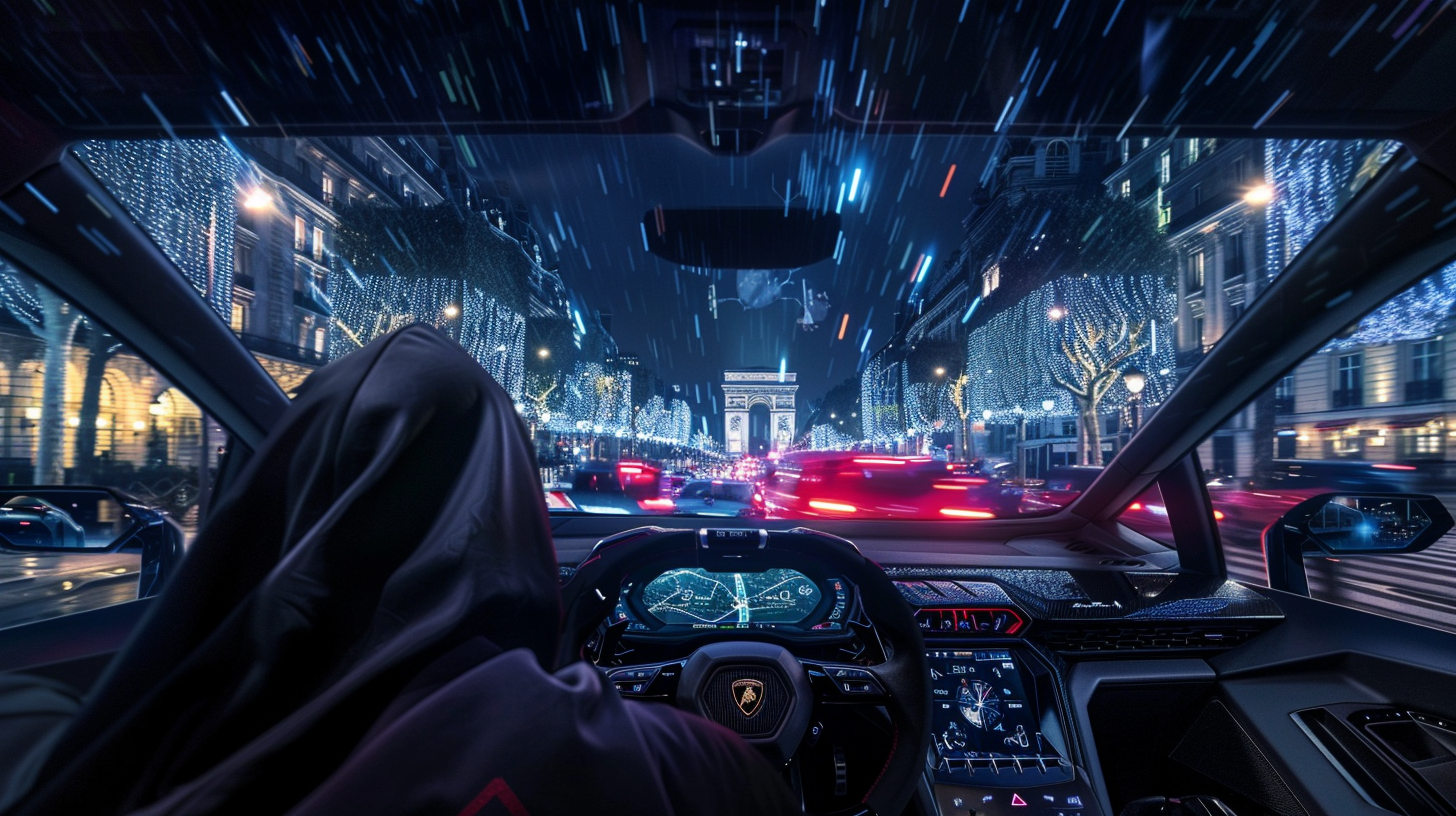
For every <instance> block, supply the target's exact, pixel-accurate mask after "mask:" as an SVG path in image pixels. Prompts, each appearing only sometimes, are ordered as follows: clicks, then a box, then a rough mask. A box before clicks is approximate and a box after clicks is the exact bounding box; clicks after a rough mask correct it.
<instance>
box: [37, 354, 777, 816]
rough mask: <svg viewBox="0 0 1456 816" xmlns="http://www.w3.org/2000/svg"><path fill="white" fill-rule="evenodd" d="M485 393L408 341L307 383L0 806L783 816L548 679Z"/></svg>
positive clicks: (537, 507)
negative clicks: (15, 799) (35, 772)
mask: <svg viewBox="0 0 1456 816" xmlns="http://www.w3.org/2000/svg"><path fill="white" fill-rule="evenodd" d="M559 617H560V599H559V591H558V585H557V565H556V560H555V551H554V549H553V547H552V543H551V536H550V527H549V523H548V518H547V512H546V508H545V504H544V501H543V495H542V491H541V487H540V482H539V479H538V476H537V473H536V470H535V458H534V456H533V455H532V452H531V448H530V444H529V441H528V438H527V434H526V431H525V428H524V426H523V424H522V423H521V421H520V419H519V417H518V416H517V414H516V412H515V409H514V405H513V403H512V400H511V399H510V397H509V396H508V395H507V394H506V393H505V392H504V391H503V390H502V389H501V388H500V387H499V386H498V385H497V384H496V383H495V381H494V380H492V379H491V378H490V377H489V375H488V374H486V372H485V371H484V370H483V369H482V368H481V367H480V366H479V365H477V364H476V363H475V361H474V360H472V359H471V358H470V357H469V356H468V355H466V354H465V352H464V351H463V350H462V349H460V347H459V346H458V345H456V344H455V343H453V342H451V341H449V340H447V339H446V338H444V337H442V336H441V335H440V334H439V333H438V332H436V331H435V330H433V329H430V328H428V327H424V326H414V327H409V328H406V329H403V330H401V331H399V332H396V333H394V334H392V335H389V336H387V337H385V338H383V339H381V340H379V341H376V342H374V343H372V344H370V345H369V346H368V347H366V348H364V349H362V350H360V351H356V352H354V353H353V354H351V355H349V356H347V357H345V358H343V359H341V360H339V361H337V362H334V363H332V364H330V365H329V366H326V367H325V368H323V369H321V370H319V371H318V372H317V373H315V374H314V375H313V376H312V377H310V378H309V380H308V381H307V383H306V384H305V386H304V388H303V389H302V390H301V393H300V395H299V397H298V398H297V400H295V402H294V404H293V405H292V406H290V408H289V410H288V411H287V412H286V414H285V417H284V419H283V421H282V422H281V423H280V426H279V427H278V428H277V429H276V430H275V431H274V432H273V433H272V434H271V435H270V436H269V439H268V441H267V443H266V444H265V445H264V446H263V447H262V449H261V450H260V451H258V452H257V454H256V456H255V457H254V458H253V460H252V461H251V462H250V463H249V464H248V466H247V467H246V468H245V469H244V471H243V472H242V473H241V474H240V476H239V478H238V480H237V482H236V483H235V484H234V485H233V486H232V487H231V488H230V489H228V490H227V491H226V493H225V495H224V496H221V497H219V499H218V500H217V501H216V503H215V505H214V510H213V512H212V514H211V516H210V517H209V519H208V521H207V523H206V525H205V527H204V528H203V530H202V531H201V532H200V534H199V535H198V537H197V540H196V542H195V543H194V544H193V546H192V548H191V551H190V552H189V554H188V556H187V558H186V559H184V560H183V563H182V564H181V567H180V568H179V570H178V571H177V572H176V573H175V574H174V576H173V578H172V579H171V581H170V582H169V586H168V587H167V589H166V591H165V592H164V593H163V594H162V596H161V597H160V598H159V599H157V601H156V602H155V606H154V608H153V609H152V610H151V611H150V612H149V613H148V615H147V617H146V619H145V620H144V621H143V623H142V624H141V625H140V627H139V629H138V631H137V633H136V634H135V635H134V636H133V639H132V641H131V642H130V643H129V645H128V646H127V647H126V649H125V650H124V651H123V652H122V654H121V655H120V656H119V657H118V658H117V660H116V661H115V662H114V663H113V665H112V666H111V667H110V668H109V669H108V672H107V674H106V675H105V676H104V677H103V678H102V680H101V681H100V683H99V684H98V688H97V689H96V691H95V692H94V693H93V694H92V695H91V696H90V697H89V699H88V700H87V702H86V704H85V706H84V707H83V708H82V710H81V712H80V713H79V714H78V715H77V717H76V718H75V719H74V720H73V721H72V722H71V724H70V726H69V727H68V728H67V730H66V731H65V732H64V733H63V734H61V736H60V738H59V740H58V741H57V743H56V745H55V747H54V749H53V750H52V751H51V753H50V756H49V760H48V761H47V763H46V764H45V766H44V767H43V769H42V771H41V773H40V775H39V780H40V782H39V784H38V786H37V787H36V788H35V789H34V790H33V791H32V792H31V795H30V796H28V797H27V798H26V799H25V800H23V801H22V802H21V803H20V806H19V808H18V809H17V811H16V812H17V813H20V814H26V815H27V816H29V815H30V814H52V813H86V814H92V815H93V816H105V815H106V814H123V813H146V814H169V815H172V816H181V815H183V814H187V815H189V816H190V815H191V814H203V813H250V814H273V813H288V814H298V816H312V815H313V814H332V813H389V814H444V815H445V816H457V815H458V816H470V814H475V813H481V814H496V813H502V814H511V816H522V815H523V814H532V815H533V816H540V814H547V813H561V812H567V811H568V809H569V810H570V811H572V812H576V811H579V810H581V809H583V808H589V809H591V810H592V811H594V812H603V811H605V812H608V813H629V812H630V813H641V814H648V813H663V814H668V813H695V814H698V813H701V814H713V813H725V814H726V813H781V812H782V813H787V812H797V806H796V803H795V801H794V797H793V796H792V795H791V793H790V791H789V790H788V788H787V786H786V785H784V784H783V782H782V781H781V778H780V777H779V776H778V774H777V773H776V772H775V771H774V770H773V769H772V768H770V767H769V765H768V763H767V762H766V760H764V759H763V758H762V757H760V756H759V755H758V754H757V753H756V752H755V751H753V750H752V749H751V748H750V747H749V746H748V745H747V744H745V743H744V742H743V741H742V740H740V739H738V738H737V736H736V735H734V734H732V733H731V732H729V731H727V730H726V729H723V728H721V727H719V726H717V725H714V724H712V723H709V722H708V721H706V720H703V719H701V718H698V717H695V716H692V715H689V714H687V713H684V712H681V711H678V710H676V709H672V708H668V707H665V706H654V705H649V704H640V703H630V702H627V701H624V700H622V699H621V698H620V697H619V696H618V695H617V694H616V692H615V690H613V689H612V688H610V686H607V685H605V684H604V683H603V681H602V679H601V677H600V676H599V675H598V673H597V672H596V671H595V670H594V669H593V668H591V667H590V666H588V665H586V664H584V663H578V664H575V665H572V666H568V667H566V668H564V669H562V670H560V671H557V672H555V673H550V672H548V671H547V670H545V669H543V668H542V666H543V665H544V666H550V665H551V661H552V660H553V659H554V654H555V651H556V640H557V627H558V621H559Z"/></svg>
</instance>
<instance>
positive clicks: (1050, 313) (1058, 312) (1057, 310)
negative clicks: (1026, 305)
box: [1047, 306, 1067, 320]
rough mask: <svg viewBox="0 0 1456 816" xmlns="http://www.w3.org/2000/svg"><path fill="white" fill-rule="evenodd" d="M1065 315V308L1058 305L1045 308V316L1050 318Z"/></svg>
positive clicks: (1057, 318)
mask: <svg viewBox="0 0 1456 816" xmlns="http://www.w3.org/2000/svg"><path fill="white" fill-rule="evenodd" d="M1066 316H1067V310H1066V309H1063V308H1062V307H1060V306H1053V307H1051V308H1050V309H1047V317H1049V318H1051V319H1052V320H1061V319H1062V318H1064V317H1066Z"/></svg>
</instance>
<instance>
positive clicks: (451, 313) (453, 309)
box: [445, 303, 460, 320]
mask: <svg viewBox="0 0 1456 816" xmlns="http://www.w3.org/2000/svg"><path fill="white" fill-rule="evenodd" d="M445 316H446V317H448V318H450V319H451V320H454V319H455V318H457V317H459V316H460V307H459V306H456V305H455V304H453V303H452V304H450V305H449V306H446V307H445Z"/></svg>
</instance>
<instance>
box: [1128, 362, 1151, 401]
mask: <svg viewBox="0 0 1456 816" xmlns="http://www.w3.org/2000/svg"><path fill="white" fill-rule="evenodd" d="M1122 382H1123V384H1124V385H1126V386H1127V390H1128V393H1130V394H1132V395H1133V396H1137V395H1138V394H1141V393H1142V392H1143V386H1145V385H1147V384H1148V375H1146V374H1144V373H1143V372H1142V371H1141V370H1140V369H1137V368H1129V369H1128V370H1126V371H1124V372H1122Z"/></svg>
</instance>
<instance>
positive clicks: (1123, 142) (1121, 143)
mask: <svg viewBox="0 0 1456 816" xmlns="http://www.w3.org/2000/svg"><path fill="white" fill-rule="evenodd" d="M1118 146H1119V147H1120V148H1122V163H1123V164H1127V155H1128V141H1127V140H1126V139H1121V140H1119V145H1118Z"/></svg>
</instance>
